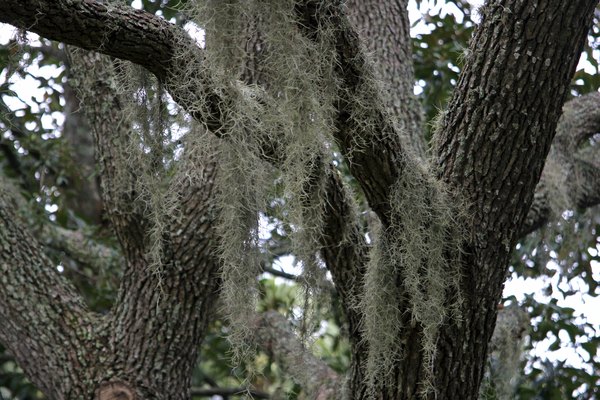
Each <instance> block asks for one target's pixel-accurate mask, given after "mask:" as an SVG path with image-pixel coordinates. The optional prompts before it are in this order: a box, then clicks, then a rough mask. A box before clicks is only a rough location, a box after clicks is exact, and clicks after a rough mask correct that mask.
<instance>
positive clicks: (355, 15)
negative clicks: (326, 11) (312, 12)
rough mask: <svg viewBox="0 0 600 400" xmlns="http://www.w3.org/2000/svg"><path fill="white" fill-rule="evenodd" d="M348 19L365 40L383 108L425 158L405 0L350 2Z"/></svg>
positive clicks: (356, 0) (421, 112)
mask: <svg viewBox="0 0 600 400" xmlns="http://www.w3.org/2000/svg"><path fill="white" fill-rule="evenodd" d="M346 4H347V7H348V10H349V13H348V15H349V17H350V20H351V21H352V23H353V24H354V25H355V26H356V29H357V30H358V32H359V33H360V35H361V37H362V38H363V39H364V42H365V44H366V47H367V49H368V51H369V52H370V55H371V56H372V58H373V64H374V68H375V69H376V70H377V76H378V78H380V79H381V81H382V89H383V93H384V99H385V103H386V105H387V106H388V107H389V108H391V109H392V110H393V112H392V114H393V117H394V118H395V120H396V122H397V124H398V130H399V133H400V134H401V135H403V136H406V140H405V142H406V144H407V146H410V147H411V149H412V150H413V152H414V153H415V155H416V156H418V157H420V158H422V159H424V158H425V145H424V137H423V129H422V122H423V115H422V114H423V110H422V107H421V105H420V104H419V102H418V100H417V98H416V97H415V95H414V88H413V86H414V67H413V60H412V40H411V37H410V21H409V20H408V10H407V4H408V1H406V0H402V1H396V0H393V1H390V0H368V1H364V0H350V1H348V2H347V3H346Z"/></svg>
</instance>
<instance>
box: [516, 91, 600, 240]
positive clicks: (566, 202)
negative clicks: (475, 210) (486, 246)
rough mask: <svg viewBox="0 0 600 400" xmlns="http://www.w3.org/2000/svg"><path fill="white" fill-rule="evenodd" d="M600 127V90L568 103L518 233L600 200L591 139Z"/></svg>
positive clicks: (596, 151) (594, 145) (599, 171)
mask: <svg viewBox="0 0 600 400" xmlns="http://www.w3.org/2000/svg"><path fill="white" fill-rule="evenodd" d="M599 130H600V94H599V93H597V92H594V93H590V94H587V95H584V96H581V97H577V98H575V99H573V100H571V101H569V102H567V103H566V104H565V106H564V107H563V114H562V116H561V118H560V120H559V122H558V126H557V128H556V136H555V138H554V140H553V142H552V148H551V149H550V154H549V155H548V159H547V160H546V165H545V166H544V170H543V171H542V177H541V179H540V182H539V184H538V186H537V187H536V192H535V196H534V199H533V202H532V205H531V208H530V209H529V212H528V213H527V218H526V219H525V222H524V223H523V226H522V228H521V232H520V235H519V237H521V236H524V235H526V234H528V233H530V232H533V231H534V230H536V229H539V228H541V227H542V226H544V225H545V224H546V223H547V222H549V221H550V220H551V218H552V217H553V215H554V216H556V215H557V214H560V213H561V212H562V211H564V210H565V209H566V208H568V207H580V208H588V207H592V206H594V205H597V204H600V165H599V163H598V160H599V159H600V155H599V149H598V143H597V142H594V140H593V139H592V137H593V135H595V134H596V133H597V132H598V131H599ZM589 140H592V142H590V141H589ZM550 199H552V201H550Z"/></svg>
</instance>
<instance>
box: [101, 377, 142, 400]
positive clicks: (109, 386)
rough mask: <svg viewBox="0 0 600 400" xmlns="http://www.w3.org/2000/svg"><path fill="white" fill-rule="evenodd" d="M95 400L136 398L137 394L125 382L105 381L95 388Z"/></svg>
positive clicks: (135, 399) (131, 399) (134, 399)
mask: <svg viewBox="0 0 600 400" xmlns="http://www.w3.org/2000/svg"><path fill="white" fill-rule="evenodd" d="M96 400H137V396H136V394H135V391H134V390H133V389H132V388H131V386H129V385H128V384H126V383H125V382H120V381H116V382H105V383H103V384H102V385H100V387H99V388H98V390H96Z"/></svg>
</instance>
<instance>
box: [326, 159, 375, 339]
mask: <svg viewBox="0 0 600 400" xmlns="http://www.w3.org/2000/svg"><path fill="white" fill-rule="evenodd" d="M331 169H332V171H331V172H330V173H329V175H328V177H327V184H326V187H327V190H326V198H325V203H324V204H325V210H324V212H323V216H324V223H323V234H322V236H320V242H321V256H322V257H323V260H324V262H325V265H326V266H327V268H328V270H329V271H330V272H331V276H332V279H333V282H334V284H335V288H336V291H337V292H338V294H339V295H340V297H341V299H342V306H343V307H344V311H345V314H346V318H347V320H348V331H349V336H350V340H351V341H353V344H355V345H356V346H359V344H360V343H362V332H361V331H360V324H361V322H360V321H361V318H362V317H361V313H360V310H359V309H358V307H357V306H356V305H357V304H358V301H359V299H360V297H361V295H362V283H363V279H364V274H365V270H366V267H367V262H368V251H369V246H368V245H367V243H366V239H365V232H364V229H363V227H362V226H361V223H360V221H359V219H358V215H357V211H356V205H355V204H354V199H353V198H352V195H351V193H350V192H349V191H348V188H347V187H346V186H345V185H344V184H343V181H342V177H341V175H340V174H339V172H337V171H336V170H335V168H333V167H332V168H331Z"/></svg>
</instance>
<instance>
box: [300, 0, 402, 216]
mask: <svg viewBox="0 0 600 400" xmlns="http://www.w3.org/2000/svg"><path fill="white" fill-rule="evenodd" d="M296 9H297V13H298V14H299V20H300V25H299V28H300V29H301V31H302V32H304V34H305V35H306V36H307V38H308V39H310V40H314V41H317V42H318V41H322V42H327V41H329V42H330V43H331V46H333V48H334V49H335V52H334V54H333V55H332V56H333V57H335V60H336V62H335V65H334V71H333V72H334V74H335V76H336V79H337V88H338V92H337V93H336V95H337V98H336V100H335V103H334V106H335V112H336V114H335V130H334V137H335V140H336V142H337V143H338V145H339V146H340V148H341V149H342V151H343V153H344V156H345V157H346V158H347V162H348V165H349V169H350V172H351V173H352V175H353V176H354V177H355V178H356V180H357V181H358V182H359V184H360V186H361V188H362V190H363V191H364V193H365V196H366V198H367V201H368V203H369V205H370V206H371V208H372V209H373V211H375V213H376V214H377V215H378V216H379V218H380V219H381V221H382V223H383V224H384V225H389V223H390V210H391V208H390V202H389V199H390V193H391V190H392V186H393V185H394V183H395V182H396V181H397V180H398V178H399V176H400V175H401V174H402V172H403V169H404V168H405V167H406V164H407V162H408V160H410V159H411V158H414V155H412V154H407V149H409V148H410V145H409V146H404V145H403V143H402V141H403V139H402V137H401V135H400V134H399V132H398V129H397V126H396V125H395V122H394V120H393V118H392V117H391V115H390V114H389V112H388V110H387V108H386V106H385V104H384V101H383V97H382V95H381V89H380V87H379V84H378V82H377V79H376V77H375V72H374V69H373V66H372V65H371V64H370V62H369V61H368V60H367V58H366V56H365V53H364V51H363V49H362V44H361V41H360V39H359V36H358V34H357V32H356V31H355V30H354V29H352V28H351V26H350V23H349V21H348V18H347V16H346V15H345V10H344V6H343V5H342V3H341V2H339V1H334V2H331V3H327V4H326V5H323V4H321V3H320V2H319V1H315V0H303V1H300V2H298V5H297V6H296Z"/></svg>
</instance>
